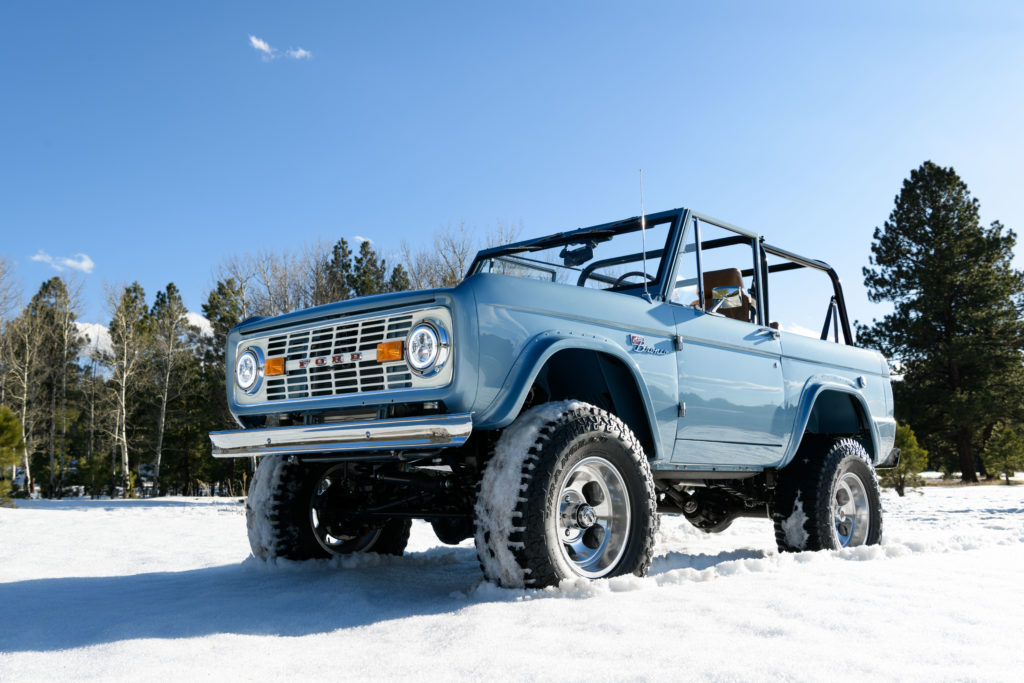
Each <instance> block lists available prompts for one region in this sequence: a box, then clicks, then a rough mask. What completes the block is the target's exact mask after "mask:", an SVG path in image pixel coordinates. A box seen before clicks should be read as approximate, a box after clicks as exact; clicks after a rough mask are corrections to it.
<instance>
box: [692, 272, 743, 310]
mask: <svg viewBox="0 0 1024 683" xmlns="http://www.w3.org/2000/svg"><path fill="white" fill-rule="evenodd" d="M715 287H739V289H740V301H741V302H742V304H741V305H740V306H736V307H735V308H725V307H724V306H723V307H721V308H719V309H718V312H719V313H721V314H722V315H724V316H725V317H727V318H733V319H734V320H742V321H743V322H746V323H749V322H750V311H751V309H753V302H752V301H751V299H750V295H749V294H747V290H745V289H743V275H742V274H741V273H740V269H739V268H723V269H722V270H709V271H708V272H706V273H704V310H705V311H710V310H711V307H712V306H714V295H713V294H712V290H714V288H715ZM695 303H696V302H695Z"/></svg>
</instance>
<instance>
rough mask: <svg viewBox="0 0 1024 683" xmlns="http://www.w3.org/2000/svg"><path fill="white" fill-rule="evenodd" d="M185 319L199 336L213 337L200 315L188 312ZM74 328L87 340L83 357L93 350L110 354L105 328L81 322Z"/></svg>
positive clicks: (211, 329)
mask: <svg viewBox="0 0 1024 683" xmlns="http://www.w3.org/2000/svg"><path fill="white" fill-rule="evenodd" d="M185 317H186V318H188V322H189V324H190V325H194V326H195V327H198V328H199V332H200V334H202V335H204V336H206V337H211V336H213V326H211V325H210V321H209V320H207V319H206V318H204V317H203V316H202V315H200V314H199V313H193V312H191V311H189V312H188V313H186V314H185ZM75 326H76V327H77V328H78V332H79V334H81V335H82V336H84V337H85V338H86V339H88V341H87V342H86V345H85V348H84V349H82V356H83V357H87V356H88V355H89V353H90V352H91V351H93V350H94V349H95V350H97V351H99V352H101V353H110V351H111V349H112V347H111V345H110V331H109V330H108V329H107V328H106V326H104V325H102V324H100V323H84V322H81V321H76V322H75Z"/></svg>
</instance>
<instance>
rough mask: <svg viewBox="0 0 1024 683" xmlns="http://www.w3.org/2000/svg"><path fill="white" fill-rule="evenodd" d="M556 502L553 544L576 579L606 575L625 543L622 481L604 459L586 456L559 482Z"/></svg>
mask: <svg viewBox="0 0 1024 683" xmlns="http://www.w3.org/2000/svg"><path fill="white" fill-rule="evenodd" d="M558 488H559V491H558V498H557V499H556V500H555V503H554V505H555V509H554V511H553V512H554V514H553V516H552V517H553V519H554V520H555V524H554V526H555V528H554V532H555V543H556V544H557V546H558V552H559V554H560V555H561V557H562V559H563V560H564V561H565V562H566V563H567V564H568V565H569V567H570V568H571V569H572V571H573V572H574V573H575V574H578V575H579V576H584V577H587V578H590V579H593V578H598V577H601V576H605V575H607V574H609V573H610V572H611V571H612V570H613V569H615V567H616V566H617V565H618V563H619V560H620V559H621V558H622V555H623V553H624V552H625V551H626V544H627V542H628V541H629V528H630V505H629V492H628V490H627V489H626V482H625V480H624V479H623V478H622V475H621V474H619V471H618V470H617V469H616V468H615V466H614V465H612V464H611V463H610V462H608V461H607V460H605V459H604V458H602V457H598V456H593V457H589V458H584V459H583V460H581V461H579V462H578V463H576V464H575V465H574V466H573V467H572V469H570V470H569V472H568V473H567V474H566V475H565V476H564V477H563V478H562V482H561V485H560V486H559V487H558Z"/></svg>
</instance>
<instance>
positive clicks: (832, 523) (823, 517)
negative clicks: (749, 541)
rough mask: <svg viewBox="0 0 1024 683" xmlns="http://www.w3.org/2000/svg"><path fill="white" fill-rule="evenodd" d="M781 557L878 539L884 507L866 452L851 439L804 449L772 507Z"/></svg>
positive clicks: (786, 474)
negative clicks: (802, 551)
mask: <svg viewBox="0 0 1024 683" xmlns="http://www.w3.org/2000/svg"><path fill="white" fill-rule="evenodd" d="M772 508H773V509H772V519H773V520H774V522H775V540H776V543H777V545H778V547H779V550H780V551H782V552H787V551H798V550H839V549H840V548H851V547H855V546H860V545H874V544H876V543H878V542H879V540H880V539H881V538H882V502H881V493H880V491H879V488H878V479H877V478H876V477H875V469H874V467H872V465H871V460H870V458H869V457H868V454H867V451H865V450H864V447H863V446H862V445H861V444H860V443H859V442H857V441H855V440H853V439H839V440H837V441H834V442H831V443H827V444H825V445H820V444H815V443H813V442H811V443H810V444H808V445H807V446H802V447H801V449H800V452H799V453H797V456H796V458H795V459H794V461H793V462H792V463H791V464H790V465H789V466H787V467H786V468H785V469H784V470H782V472H781V473H780V480H779V486H778V488H777V489H776V493H775V501H774V504H773V506H772Z"/></svg>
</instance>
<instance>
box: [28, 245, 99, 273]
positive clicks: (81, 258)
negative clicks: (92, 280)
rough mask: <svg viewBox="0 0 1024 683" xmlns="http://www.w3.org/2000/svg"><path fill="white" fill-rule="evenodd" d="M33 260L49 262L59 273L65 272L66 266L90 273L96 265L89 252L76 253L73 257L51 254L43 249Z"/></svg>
mask: <svg viewBox="0 0 1024 683" xmlns="http://www.w3.org/2000/svg"><path fill="white" fill-rule="evenodd" d="M32 260H33V261H38V262H39V263H47V264H49V265H50V267H51V268H53V269H54V270H56V271H57V272H58V273H60V272H63V271H64V269H65V268H70V269H72V270H78V271H81V272H83V273H86V274H89V273H91V272H92V269H93V268H94V267H95V266H96V264H95V263H94V262H93V260H92V259H91V258H89V255H88V254H75V255H74V257H73V258H72V257H69V256H50V255H49V254H47V253H46V252H45V251H43V250H42V249H40V250H39V251H38V252H37V253H36V255H35V256H33V257H32Z"/></svg>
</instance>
